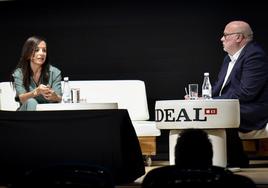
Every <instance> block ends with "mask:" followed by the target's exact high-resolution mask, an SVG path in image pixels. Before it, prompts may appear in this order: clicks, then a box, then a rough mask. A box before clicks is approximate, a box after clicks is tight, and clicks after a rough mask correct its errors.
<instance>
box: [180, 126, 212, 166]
mask: <svg viewBox="0 0 268 188" xmlns="http://www.w3.org/2000/svg"><path fill="white" fill-rule="evenodd" d="M212 157H213V150H212V144H211V142H210V139H209V138H208V134H207V133H206V132H205V131H203V130H202V129H185V130H183V131H182V132H181V133H180V135H179V137H178V139H177V144H176V147H175V165H176V166H178V167H180V168H189V169H206V168H209V167H211V166H212Z"/></svg>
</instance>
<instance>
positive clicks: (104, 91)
mask: <svg viewBox="0 0 268 188" xmlns="http://www.w3.org/2000/svg"><path fill="white" fill-rule="evenodd" d="M62 84H63V82H62ZM70 86H71V88H79V89H80V98H81V99H84V100H86V101H87V102H88V103H117V104H118V108H119V109H127V110H128V112H129V116H130V118H131V120H132V124H133V126H134V129H135V131H136V134H137V136H138V138H139V141H140V145H141V149H142V152H143V154H144V155H146V156H147V158H146V160H147V163H148V164H150V163H151V158H150V156H151V155H155V154H156V141H155V138H156V136H160V130H159V129H157V128H156V124H155V122H154V121H148V120H149V111H148V105H147V96H146V89H145V84H144V82H143V81H141V80H97V81H70ZM14 98H15V91H14V89H13V87H12V85H11V84H10V82H1V83H0V109H1V110H8V111H15V110H16V109H17V108H18V106H19V104H18V102H16V101H15V100H14Z"/></svg>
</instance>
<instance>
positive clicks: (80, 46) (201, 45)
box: [0, 0, 268, 152]
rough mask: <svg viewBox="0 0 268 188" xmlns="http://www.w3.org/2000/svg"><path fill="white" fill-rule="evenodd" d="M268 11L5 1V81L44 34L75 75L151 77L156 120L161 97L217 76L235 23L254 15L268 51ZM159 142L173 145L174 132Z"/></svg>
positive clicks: (55, 56)
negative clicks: (224, 38)
mask: <svg viewBox="0 0 268 188" xmlns="http://www.w3.org/2000/svg"><path fill="white" fill-rule="evenodd" d="M267 14H268V12H267V10H266V6H265V5H264V3H260V2H258V1H254V2H250V3H246V2H237V1H235V2H228V1H217V2H214V3H213V2H209V1H202V2H201V1H196V2H195V1H193V0H190V1H179V2H177V3H174V2H172V1H164V0H163V1H154V2H153V1H142V2H139V1H109V2H104V1H90V3H88V2H87V3H86V1H81V0H80V1H78V0H77V1H74V2H73V3H66V2H64V1H62V2H58V1H56V2H54V3H52V2H50V3H48V2H46V1H39V2H38V4H37V2H36V1H13V2H0V24H1V25H0V52H1V61H0V64H1V69H0V81H7V80H9V74H10V72H11V71H12V69H13V68H14V67H15V65H16V64H17V62H18V59H19V56H20V53H21V48H22V45H23V43H24V41H25V40H26V38H28V37H29V36H31V35H41V36H44V37H46V39H47V41H48V53H49V56H50V60H51V63H52V64H53V65H55V66H57V67H58V68H60V69H61V70H62V72H63V76H69V77H70V79H71V80H81V79H86V80H99V79H102V80H105V79H140V80H144V81H145V84H146V88H147V97H148V103H149V110H150V115H151V119H152V120H153V119H154V104H155V101H156V100H158V99H182V98H183V96H184V87H185V86H186V85H187V84H188V83H190V82H197V83H199V85H200V86H201V84H202V81H203V73H204V72H205V71H208V72H210V76H211V81H212V82H214V81H215V79H216V76H217V72H218V70H219V68H220V65H221V62H222V59H223V57H224V55H225V53H224V52H223V51H222V45H221V42H220V38H221V35H222V32H223V29H224V26H225V25H226V23H228V22H229V21H231V20H240V19H242V20H245V21H248V22H249V23H250V24H251V26H252V29H253V30H254V35H255V39H256V40H257V41H258V42H259V43H260V44H261V45H262V46H263V47H264V49H265V50H266V51H268V37H267V36H268V35H267V34H268V24H267V23H266V22H265V19H266V18H267V17H268V15H267ZM165 134H167V133H164V132H163V135H165ZM161 139H163V140H162V141H161ZM158 142H159V143H158V146H159V147H161V145H162V144H161V143H165V144H163V145H165V147H164V148H165V149H161V148H160V149H159V150H158V151H159V152H161V150H166V151H167V142H168V140H167V138H163V136H162V137H161V138H159V141H158Z"/></svg>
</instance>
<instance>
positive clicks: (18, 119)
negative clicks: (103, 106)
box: [0, 110, 145, 184]
mask: <svg viewBox="0 0 268 188" xmlns="http://www.w3.org/2000/svg"><path fill="white" fill-rule="evenodd" d="M0 151H1V154H0V181H2V182H14V181H16V180H17V178H19V177H20V176H21V175H22V174H24V173H25V171H28V170H31V169H35V168H40V167H42V166H46V165H53V164H70V163H71V164H79V165H81V164H82V165H83V164H85V165H91V164H92V165H100V166H102V167H105V168H107V169H108V170H109V171H110V172H111V174H112V177H113V178H114V181H115V183H116V184H122V183H129V182H133V181H134V180H135V179H137V178H138V177H140V176H142V175H143V174H144V173H145V170H144V164H143V158H142V153H141V150H140V146H139V142H138V138H137V136H136V133H135V130H134V128H133V126H132V123H131V120H130V118H129V115H128V112H127V110H74V111H39V112H37V111H31V112H30V111H25V112H19V111H16V112H8V111H0Z"/></svg>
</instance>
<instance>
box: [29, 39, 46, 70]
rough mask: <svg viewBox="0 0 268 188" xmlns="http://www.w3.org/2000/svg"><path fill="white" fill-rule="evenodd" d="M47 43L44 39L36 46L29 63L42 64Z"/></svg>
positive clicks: (44, 59)
mask: <svg viewBox="0 0 268 188" xmlns="http://www.w3.org/2000/svg"><path fill="white" fill-rule="evenodd" d="M46 57H47V45H46V43H45V41H41V42H40V43H39V44H38V46H37V47H36V49H35V51H34V53H33V55H32V57H31V63H32V64H34V65H42V64H43V63H44V62H45V61H46Z"/></svg>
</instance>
